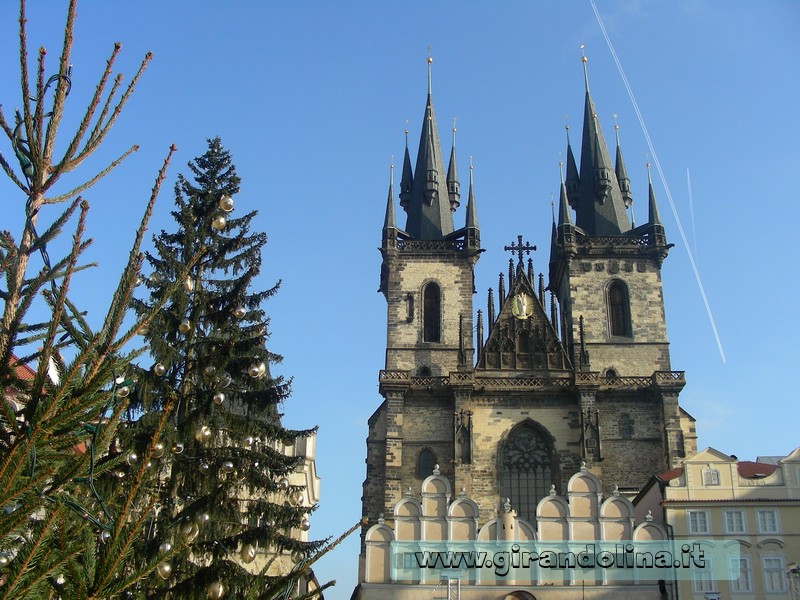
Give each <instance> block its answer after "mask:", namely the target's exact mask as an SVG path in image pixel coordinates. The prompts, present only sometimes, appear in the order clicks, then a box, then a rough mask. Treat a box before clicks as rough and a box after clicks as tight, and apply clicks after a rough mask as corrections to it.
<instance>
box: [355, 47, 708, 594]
mask: <svg viewBox="0 0 800 600" xmlns="http://www.w3.org/2000/svg"><path fill="white" fill-rule="evenodd" d="M429 64H430V63H429ZM586 98H587V104H586V113H585V115H584V120H585V127H584V138H583V149H582V157H581V169H580V175H578V171H577V167H576V165H575V161H574V158H573V155H572V149H571V147H568V149H567V155H568V164H567V180H566V182H564V183H562V185H561V198H560V207H559V216H558V221H557V223H554V224H553V238H552V241H551V248H550V262H549V272H548V274H547V280H548V283H547V287H545V275H544V274H538V277H537V274H536V273H534V272H533V267H532V262H531V261H530V260H527V261H526V260H525V257H526V255H529V254H530V252H531V251H533V250H535V248H534V247H533V246H531V245H530V244H529V243H528V242H525V241H524V240H523V236H522V235H517V241H516V242H512V243H511V244H510V245H509V246H506V247H505V249H506V250H508V251H511V252H512V256H513V258H512V259H511V260H510V261H509V265H508V270H507V273H502V274H501V275H500V278H499V285H498V289H497V290H495V291H492V290H489V295H488V302H487V305H486V307H485V309H483V310H479V311H477V312H476V310H475V309H476V307H475V306H474V305H473V298H474V293H475V289H474V270H475V268H476V266H477V263H478V258H479V257H480V253H481V248H480V234H479V229H478V221H477V209H476V202H475V197H474V194H473V185H472V176H471V173H470V187H469V199H468V203H467V210H466V213H467V214H466V217H465V227H463V228H462V229H455V228H454V227H453V224H452V218H451V217H450V215H449V213H447V211H445V210H444V202H445V199H446V198H448V199H449V206H450V208H451V209H452V210H453V211H455V209H456V208H457V207H458V206H459V202H458V200H459V197H460V196H459V192H458V190H459V184H458V180H457V173H456V168H455V164H456V160H455V145H454V146H453V148H452V150H451V156H450V165H449V167H448V170H447V176H446V178H445V177H444V171H443V168H444V167H443V162H442V160H441V156H442V154H441V149H440V144H439V139H438V133H437V131H436V122H435V118H434V116H433V105H432V100H431V95H430V92H429V94H428V98H427V103H426V113H425V115H426V116H425V120H424V122H423V131H422V135H421V140H420V148H419V152H418V158H417V163H416V172H414V171H412V168H411V160H410V157H409V153H408V151H406V153H405V159H404V165H403V176H402V182H401V191H400V194H399V196H400V206H401V207H403V209H405V211H406V212H407V213H408V220H407V224H406V228H407V231H404V230H402V229H400V228H399V227H398V226H397V224H396V222H395V197H394V192H393V183H392V184H391V185H390V188H389V197H388V201H387V208H386V219H385V221H384V227H383V236H382V245H381V253H382V256H383V264H382V267H381V283H380V291H381V292H382V293H383V294H384V296H385V298H386V301H387V343H386V362H385V368H384V369H383V370H382V371H381V372H380V374H379V389H380V394H381V396H382V397H383V402H382V403H381V404H380V406H379V407H378V408H377V410H376V411H375V413H374V414H373V415H372V416H371V417H370V419H369V433H368V438H367V460H366V463H367V477H366V479H365V481H364V487H363V497H362V502H363V514H364V516H365V517H367V519H368V520H369V522H370V524H375V523H376V522H377V521H378V519H382V522H383V524H385V525H386V527H390V528H391V527H395V526H396V523H395V518H396V512H395V511H396V507H397V506H398V503H400V502H401V501H402V500H403V499H404V498H405V497H406V495H407V494H408V493H409V490H410V491H411V492H412V493H413V490H417V489H419V487H420V485H421V484H422V482H423V481H427V478H428V477H430V475H431V472H432V470H433V467H434V465H438V470H439V473H440V474H441V476H442V477H444V478H446V479H447V480H448V482H452V485H453V487H454V489H455V490H459V491H461V490H463V493H464V494H466V495H467V496H469V498H470V499H471V502H472V503H473V504H474V505H475V507H476V510H477V515H479V516H476V517H475V518H476V519H478V522H477V526H478V527H480V528H483V527H485V526H486V524H487V523H488V522H490V521H492V520H494V519H495V518H496V517H497V516H498V514H500V513H502V512H503V506H504V505H507V504H510V506H511V508H512V510H514V511H516V513H517V514H518V515H519V517H520V518H521V519H523V520H526V521H529V522H533V521H534V520H535V513H536V510H537V506H539V503H540V502H541V501H542V500H543V499H544V498H546V497H548V496H549V494H550V490H551V487H552V489H554V490H555V492H556V493H558V494H565V493H567V489H568V485H569V481H570V478H571V476H572V475H573V474H574V473H576V472H578V471H579V469H580V468H581V465H582V464H584V465H586V468H587V469H588V473H590V474H591V475H592V477H596V478H597V481H602V489H598V493H602V494H604V495H605V496H606V497H610V496H611V495H612V492H613V491H614V490H618V493H619V494H621V495H622V496H628V497H633V495H635V494H636V492H637V491H638V490H639V489H640V488H641V486H642V485H643V484H644V483H645V482H646V481H647V480H648V478H649V477H650V476H651V475H652V474H653V473H654V472H659V471H663V470H666V469H669V468H671V467H672V466H674V464H676V462H677V461H680V460H681V459H682V458H683V457H684V456H686V455H687V454H688V453H691V452H693V451H695V450H696V442H695V440H696V433H695V431H694V421H693V419H692V418H691V416H689V415H688V414H687V413H685V412H684V411H682V410H681V408H680V406H679V404H678V395H679V393H680V391H681V389H682V388H683V386H684V385H685V379H684V374H683V372H682V371H672V370H671V369H672V365H671V363H670V356H669V344H668V339H667V328H666V319H665V310H664V301H663V293H662V289H661V266H662V264H663V262H664V260H665V258H666V256H667V252H668V250H669V247H670V246H669V245H668V244H667V243H666V238H665V235H664V230H663V226H662V225H661V223H660V220H659V217H658V211H657V207H656V204H655V197H654V194H653V192H652V186H651V189H650V211H649V212H650V219H649V222H648V223H647V224H645V225H642V226H640V227H635V228H632V227H631V224H630V223H628V222H627V217H626V207H627V205H628V204H629V202H630V199H631V195H630V189H629V181H628V179H627V175H626V174H625V169H624V165H622V163H621V153H620V151H619V148H618V149H617V165H616V167H613V166H611V165H610V163H609V160H610V159H609V158H608V150H607V148H605V142H604V141H603V138H602V134H601V133H600V130H599V124H598V123H597V120H596V111H595V110H594V105H593V103H592V101H591V98H590V97H589V94H588V89H587V95H586ZM445 179H446V186H445V185H444V183H445ZM592 181H594V183H591V182H592ZM568 189H569V190H570V191H569V193H568V191H567V190H568ZM570 207H571V208H570ZM572 209H574V210H575V212H576V217H577V219H576V222H577V223H581V224H582V225H581V227H578V226H577V225H574V224H573V220H572V217H571V212H572ZM590 213H591V214H590ZM412 217H413V218H412ZM510 233H516V232H510ZM504 270H505V269H504ZM448 485H449V484H448ZM598 485H599V484H598ZM367 532H368V529H367V528H366V527H365V528H364V530H363V531H362V553H361V557H360V573H359V581H361V582H364V581H365V577H366V576H367V565H366V556H367V555H366V551H367V541H368V533H367ZM553 597H554V598H555V597H558V596H557V595H554V596H553Z"/></svg>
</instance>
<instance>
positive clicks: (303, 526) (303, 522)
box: [300, 517, 311, 531]
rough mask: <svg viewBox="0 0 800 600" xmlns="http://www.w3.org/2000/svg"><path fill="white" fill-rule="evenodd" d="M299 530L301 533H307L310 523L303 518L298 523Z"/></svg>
mask: <svg viewBox="0 0 800 600" xmlns="http://www.w3.org/2000/svg"><path fill="white" fill-rule="evenodd" d="M300 529H302V530H303V531H308V530H309V529H311V521H309V520H308V519H306V518H305V517H303V518H302V520H301V521H300Z"/></svg>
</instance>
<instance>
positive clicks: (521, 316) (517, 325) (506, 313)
mask: <svg viewBox="0 0 800 600" xmlns="http://www.w3.org/2000/svg"><path fill="white" fill-rule="evenodd" d="M509 284H510V285H509V292H508V295H506V297H505V298H502V299H501V301H502V305H501V307H500V313H499V314H498V316H497V320H496V321H495V322H494V323H490V329H489V335H488V337H487V339H486V342H485V344H484V346H483V348H482V350H481V353H480V355H479V357H478V364H477V366H476V369H477V370H479V371H481V370H501V371H506V370H508V371H553V370H557V371H563V370H568V369H570V368H571V364H570V361H569V359H568V358H567V353H566V352H565V350H564V347H563V346H562V344H561V342H560V341H559V339H558V336H557V335H556V330H555V327H554V326H553V324H552V323H551V322H550V320H549V319H548V318H547V314H546V313H545V307H544V296H543V294H537V293H536V291H535V290H534V287H533V284H532V282H531V280H530V278H529V276H528V275H527V274H526V273H525V270H524V269H523V267H522V262H519V263H518V264H517V268H516V272H515V273H513V276H512V280H511V281H510V282H509Z"/></svg>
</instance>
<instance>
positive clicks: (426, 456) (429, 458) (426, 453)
mask: <svg viewBox="0 0 800 600" xmlns="http://www.w3.org/2000/svg"><path fill="white" fill-rule="evenodd" d="M434 466H436V455H435V454H434V453H433V451H432V450H431V449H430V448H423V449H422V451H421V452H420V453H419V457H418V458H417V477H419V478H420V479H425V478H426V477H429V476H431V475H433V467H434Z"/></svg>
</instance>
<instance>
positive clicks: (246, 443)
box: [242, 435, 258, 466]
mask: <svg viewBox="0 0 800 600" xmlns="http://www.w3.org/2000/svg"><path fill="white" fill-rule="evenodd" d="M255 443H256V440H255V438H254V437H253V436H252V435H248V436H247V437H246V438H244V440H242V447H243V448H252V447H253V444H255ZM256 466H258V465H256Z"/></svg>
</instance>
